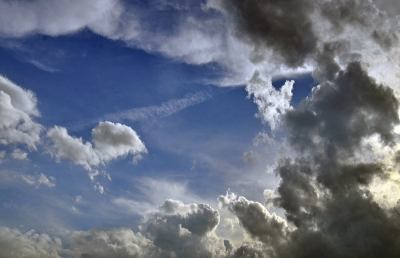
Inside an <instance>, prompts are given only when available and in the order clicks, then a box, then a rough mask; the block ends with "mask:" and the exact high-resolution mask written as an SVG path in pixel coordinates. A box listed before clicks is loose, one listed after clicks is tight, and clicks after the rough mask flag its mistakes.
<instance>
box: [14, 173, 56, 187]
mask: <svg viewBox="0 0 400 258" xmlns="http://www.w3.org/2000/svg"><path fill="white" fill-rule="evenodd" d="M20 178H21V179H22V181H23V182H25V183H26V184H28V185H32V186H34V187H36V188H39V187H41V186H45V187H49V188H52V187H55V186H56V179H55V178H54V177H47V176H46V175H45V174H43V173H40V174H39V175H20Z"/></svg>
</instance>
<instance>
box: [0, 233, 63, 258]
mask: <svg viewBox="0 0 400 258" xmlns="http://www.w3.org/2000/svg"><path fill="white" fill-rule="evenodd" d="M60 250H61V240H60V239H57V238H52V237H50V236H49V235H47V234H40V233H36V232H35V231H33V230H31V231H27V232H21V231H20V230H18V229H11V228H7V227H0V257H30V258H61V255H60Z"/></svg>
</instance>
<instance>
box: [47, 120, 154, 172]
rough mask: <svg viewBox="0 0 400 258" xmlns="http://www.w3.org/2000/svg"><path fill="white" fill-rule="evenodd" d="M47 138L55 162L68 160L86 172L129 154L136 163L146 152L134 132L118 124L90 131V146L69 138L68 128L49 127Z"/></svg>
mask: <svg viewBox="0 0 400 258" xmlns="http://www.w3.org/2000/svg"><path fill="white" fill-rule="evenodd" d="M47 136H48V137H49V139H50V140H51V142H52V144H51V146H50V154H51V155H53V156H54V157H55V158H56V159H58V160H61V159H66V160H70V161H72V162H73V163H74V164H76V165H80V166H82V167H84V168H85V169H86V170H88V171H92V170H93V169H94V168H96V167H99V166H101V165H105V164H106V163H107V162H109V161H111V160H114V159H117V158H120V157H124V156H127V155H131V156H133V159H134V160H137V159H140V157H141V156H142V155H143V154H145V153H147V149H146V147H145V145H144V144H143V142H142V141H141V140H140V138H139V136H138V135H137V134H136V132H135V131H134V130H133V129H132V128H130V127H128V126H126V125H123V124H119V123H111V122H100V123H99V124H98V126H97V127H95V128H94V129H93V130H92V143H91V142H84V141H83V140H82V138H75V137H73V136H70V135H69V134H68V131H67V129H65V128H63V127H59V126H55V127H53V128H51V129H50V130H49V131H48V132H47Z"/></svg>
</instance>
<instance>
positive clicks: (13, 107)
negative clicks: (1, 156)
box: [0, 76, 42, 149]
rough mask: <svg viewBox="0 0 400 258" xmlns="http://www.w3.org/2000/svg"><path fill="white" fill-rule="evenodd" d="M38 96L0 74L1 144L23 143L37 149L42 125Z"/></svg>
mask: <svg viewBox="0 0 400 258" xmlns="http://www.w3.org/2000/svg"><path fill="white" fill-rule="evenodd" d="M39 115H40V114H39V111H38V108H37V99H36V96H35V95H34V94H33V93H32V92H31V91H29V90H25V89H23V88H22V87H20V86H18V85H16V84H15V83H13V82H11V81H10V80H8V79H7V78H5V77H3V76H0V144H2V145H10V144H23V145H25V146H27V147H28V148H30V149H36V145H37V144H38V142H39V139H40V131H41V129H42V126H41V125H40V124H39V123H37V122H36V121H35V119H36V118H38V117H39Z"/></svg>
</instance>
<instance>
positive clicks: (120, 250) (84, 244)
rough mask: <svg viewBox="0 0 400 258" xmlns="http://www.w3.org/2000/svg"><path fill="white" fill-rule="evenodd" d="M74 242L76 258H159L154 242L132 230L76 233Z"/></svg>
mask: <svg viewBox="0 0 400 258" xmlns="http://www.w3.org/2000/svg"><path fill="white" fill-rule="evenodd" d="M73 240H74V246H73V251H72V253H73V255H74V257H96V258H102V257H104V258H109V257H127V258H128V257H132V258H139V257H158V256H156V255H157V254H158V252H157V248H156V247H155V246H154V245H153V243H152V241H150V240H149V239H147V238H145V237H144V236H143V235H142V234H140V233H135V232H133V231H132V230H131V229H126V228H122V229H113V230H93V231H86V232H85V231H82V232H76V233H74V234H73Z"/></svg>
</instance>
